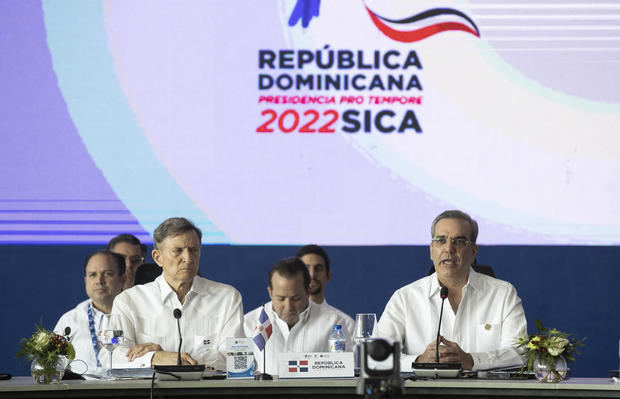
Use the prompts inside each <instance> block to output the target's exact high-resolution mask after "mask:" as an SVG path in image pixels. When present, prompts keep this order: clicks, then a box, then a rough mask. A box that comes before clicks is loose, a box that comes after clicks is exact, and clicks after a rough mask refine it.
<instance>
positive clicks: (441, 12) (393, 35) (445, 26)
mask: <svg viewBox="0 0 620 399" xmlns="http://www.w3.org/2000/svg"><path fill="white" fill-rule="evenodd" d="M366 11H368V15H370V18H371V19H372V22H373V23H374V24H375V26H376V27H377V28H378V29H379V30H380V31H381V32H383V34H384V35H386V36H387V37H389V38H390V39H393V40H396V41H398V42H403V43H411V42H417V41H420V40H423V39H426V38H427V37H429V36H433V35H435V34H437V33H440V32H446V31H463V32H467V33H471V34H472V35H474V36H476V37H480V31H479V30H478V27H477V26H476V24H475V23H474V21H473V20H472V19H471V18H469V17H468V16H467V15H466V14H465V13H463V12H461V11H458V10H455V9H452V8H434V9H431V10H427V11H424V12H421V13H419V14H415V15H412V16H411V17H407V18H404V19H399V20H395V19H388V18H384V17H381V16H380V15H377V14H375V13H374V12H372V11H371V10H370V9H369V8H368V7H366ZM444 16H453V17H456V18H458V19H464V20H465V21H467V22H468V23H469V24H470V25H471V26H468V25H467V24H465V23H462V22H458V21H445V22H437V23H434V24H432V25H427V26H424V27H420V28H416V29H413V30H407V31H400V30H397V29H394V28H392V27H390V26H389V25H387V24H386V23H385V22H390V23H393V24H397V25H404V24H407V25H408V24H414V25H415V24H419V23H424V22H426V21H428V20H429V19H432V18H435V17H444ZM384 21H385V22H384Z"/></svg>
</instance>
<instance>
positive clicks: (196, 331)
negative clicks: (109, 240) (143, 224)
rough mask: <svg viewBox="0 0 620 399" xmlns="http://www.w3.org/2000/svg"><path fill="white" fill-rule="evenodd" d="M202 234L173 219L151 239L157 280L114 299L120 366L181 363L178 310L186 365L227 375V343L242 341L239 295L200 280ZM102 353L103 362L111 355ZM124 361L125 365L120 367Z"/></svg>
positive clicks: (182, 220) (116, 355) (184, 221)
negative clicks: (119, 333)
mask: <svg viewBox="0 0 620 399" xmlns="http://www.w3.org/2000/svg"><path fill="white" fill-rule="evenodd" d="M201 238H202V232H201V231H200V229H199V228H197V227H196V226H195V225H194V224H193V223H192V222H190V221H189V220H187V219H185V218H170V219H167V220H165V221H164V222H163V223H162V224H160V225H159V226H158V227H157V228H156V229H155V232H154V234H153V245H154V249H153V252H152V255H153V260H154V261H155V263H157V265H159V266H160V267H161V268H162V269H163V272H162V275H161V276H159V277H157V278H156V279H155V281H153V282H150V283H148V284H144V285H136V286H134V287H132V288H130V289H128V290H126V291H124V292H122V293H121V294H120V295H119V296H118V297H116V299H115V300H114V306H113V308H112V314H118V315H120V318H121V322H122V328H123V332H124V337H125V340H124V343H123V344H122V345H121V346H119V347H118V348H116V349H115V350H114V364H115V365H118V367H151V366H153V365H175V364H177V349H178V344H179V337H178V330H177V319H176V318H175V316H174V312H175V309H179V310H180V311H181V316H180V318H179V322H180V324H181V333H182V334H183V346H182V347H181V352H182V353H181V362H182V364H192V365H195V364H204V365H205V366H206V367H207V369H211V370H224V369H225V356H226V338H228V337H244V335H243V327H242V325H243V305H242V303H241V294H239V292H238V291H237V290H236V289H235V288H233V287H231V286H230V285H227V284H222V283H217V282H215V281H211V280H207V279H205V278H202V277H198V276H197V272H198V265H199V261H200V250H201V241H200V240H201ZM104 352H106V351H102V352H100V357H102V358H103V357H106V356H108V355H107V354H105V353H104ZM122 362H124V364H123V363H122Z"/></svg>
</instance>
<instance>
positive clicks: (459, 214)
mask: <svg viewBox="0 0 620 399" xmlns="http://www.w3.org/2000/svg"><path fill="white" fill-rule="evenodd" d="M442 219H460V220H464V221H466V222H468V223H469V226H470V227H471V229H470V230H471V237H469V241H471V242H473V243H474V244H475V243H476V239H477V238H478V222H476V221H475V220H474V219H472V217H471V216H469V215H468V214H466V213H465V212H463V211H458V210H452V211H443V212H441V213H440V214H439V216H437V217H436V218H435V220H433V224H432V225H431V238H434V237H435V225H436V224H437V222H439V221H440V220H442Z"/></svg>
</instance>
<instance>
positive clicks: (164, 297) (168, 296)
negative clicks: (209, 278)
mask: <svg viewBox="0 0 620 399" xmlns="http://www.w3.org/2000/svg"><path fill="white" fill-rule="evenodd" d="M199 280H200V278H199V277H198V276H194V279H193V280H192V286H191V287H190V289H189V291H188V292H187V295H186V296H185V303H187V301H188V300H189V299H190V298H191V297H193V296H195V295H200V294H203V295H204V294H208V289H207V286H206V284H201V281H199ZM155 281H156V282H157V284H159V292H160V293H161V303H162V304H164V303H166V302H167V301H171V302H172V304H171V305H172V307H183V304H182V303H181V301H179V298H178V297H177V293H176V292H174V290H173V289H172V287H170V284H168V282H167V281H166V279H165V278H164V275H163V274H162V275H160V276H159V277H157V278H156V279H155Z"/></svg>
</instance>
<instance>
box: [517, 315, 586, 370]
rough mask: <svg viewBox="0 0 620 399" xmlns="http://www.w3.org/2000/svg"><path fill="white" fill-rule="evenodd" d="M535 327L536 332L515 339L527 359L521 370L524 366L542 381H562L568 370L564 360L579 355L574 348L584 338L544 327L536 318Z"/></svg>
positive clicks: (571, 359) (581, 342) (570, 359)
mask: <svg viewBox="0 0 620 399" xmlns="http://www.w3.org/2000/svg"><path fill="white" fill-rule="evenodd" d="M536 328H537V329H538V332H537V333H535V334H529V335H528V336H525V337H521V338H518V339H517V343H516V346H517V348H523V349H525V352H526V353H527V361H526V362H525V363H524V364H523V366H522V367H521V371H522V372H523V371H524V370H525V369H526V368H527V370H530V371H531V370H533V371H534V374H535V375H536V378H537V379H538V380H539V381H542V382H559V381H562V380H563V379H564V378H566V374H567V372H568V368H567V366H566V361H567V360H568V361H569V362H574V361H575V355H579V351H577V349H576V348H577V347H578V346H583V343H584V341H585V338H584V339H581V340H579V339H577V338H575V337H571V336H570V334H567V333H564V332H561V331H558V330H556V329H555V328H552V329H548V328H545V327H544V326H543V324H542V322H541V321H540V320H538V319H536Z"/></svg>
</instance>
